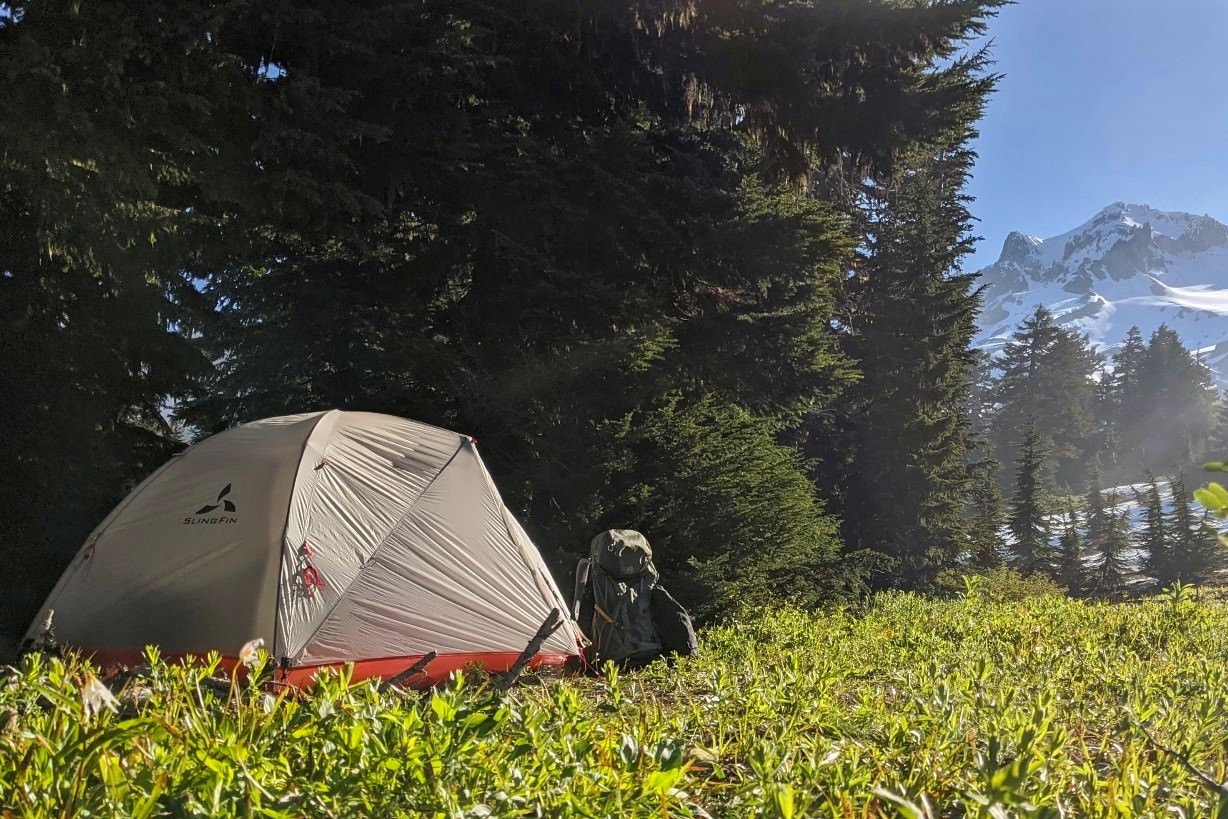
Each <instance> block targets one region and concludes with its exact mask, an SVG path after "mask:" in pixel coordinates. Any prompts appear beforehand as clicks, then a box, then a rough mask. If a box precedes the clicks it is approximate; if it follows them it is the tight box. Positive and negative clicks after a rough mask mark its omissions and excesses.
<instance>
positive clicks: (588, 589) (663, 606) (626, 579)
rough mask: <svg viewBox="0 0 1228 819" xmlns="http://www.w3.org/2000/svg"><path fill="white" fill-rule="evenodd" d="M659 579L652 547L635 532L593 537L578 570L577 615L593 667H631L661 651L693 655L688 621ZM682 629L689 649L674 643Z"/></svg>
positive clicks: (615, 531)
mask: <svg viewBox="0 0 1228 819" xmlns="http://www.w3.org/2000/svg"><path fill="white" fill-rule="evenodd" d="M658 578H659V576H658V574H657V569H656V567H655V566H654V565H653V564H652V547H651V546H649V545H648V539H647V538H646V537H644V536H643V535H642V534H640V533H639V532H637V531H635V530H633V529H610V530H609V531H606V532H602V533H601V534H599V535H597V536H596V537H595V538H593V541H592V543H591V544H590V545H589V557H588V559H586V560H581V561H580V565H579V566H577V567H576V597H575V599H576V611H575V614H576V619H577V621H578V622H579V623H580V627H581V628H582V629H583V630H584V633H585V634H587V635H588V637H589V639H590V640H591V641H592V646H591V647H590V650H589V653H590V656H591V658H592V660H593V661H594V662H595V663H596V664H597V665H601V664H602V663H604V662H605V661H607V660H611V661H613V662H615V663H618V664H619V665H621V666H623V667H626V668H635V667H637V666H641V665H647V664H648V663H650V662H652V661H653V660H655V659H656V658H657V657H660V656H661V655H662V654H665V653H678V654H687V655H693V654H694V653H695V652H696V651H697V649H698V646H697V644H696V643H695V632H694V630H693V629H691V622H690V618H689V617H687V615H686V611H685V610H683V609H682V607H681V606H679V605H678V604H677V602H676V601H674V599H673V598H672V597H671V596H670V595H669V593H668V592H666V591H665V589H663V588H661V587H660V586H659V585H658V582H657V581H658ZM683 621H685V624H683ZM662 628H664V629H665V631H666V632H668V635H667V634H665V633H663V632H662ZM680 628H681V629H682V630H685V631H686V632H687V633H689V635H690V637H689V640H690V644H689V645H678V642H679V639H680V638H679V636H678V635H676V634H675V632H678V631H679V630H680ZM667 637H668V639H666V638H667ZM683 642H684V643H685V639H683Z"/></svg>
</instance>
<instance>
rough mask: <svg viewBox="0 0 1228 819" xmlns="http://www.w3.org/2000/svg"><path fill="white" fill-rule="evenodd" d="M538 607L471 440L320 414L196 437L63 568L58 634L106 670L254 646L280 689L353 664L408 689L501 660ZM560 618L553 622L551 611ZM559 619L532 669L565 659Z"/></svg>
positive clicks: (528, 554)
mask: <svg viewBox="0 0 1228 819" xmlns="http://www.w3.org/2000/svg"><path fill="white" fill-rule="evenodd" d="M552 609H558V610H559V611H561V612H564V613H566V612H567V610H568V609H567V606H566V604H565V603H564V601H563V597H562V595H561V594H560V593H559V589H558V587H557V586H556V585H555V583H554V581H553V580H552V579H551V577H550V573H549V571H548V570H547V568H546V566H545V564H544V563H543V562H542V558H541V554H540V553H539V552H538V550H537V547H536V546H534V545H533V542H532V541H531V540H530V539H529V536H528V535H527V534H526V533H525V531H524V529H522V528H521V526H520V524H519V523H518V522H517V521H516V519H515V518H514V517H512V514H511V513H510V512H509V511H508V510H507V508H506V507H505V506H504V505H503V501H502V500H501V499H500V497H499V492H498V490H497V489H496V488H495V485H494V483H493V481H492V480H491V477H490V474H489V473H488V472H487V471H486V468H485V466H484V465H483V464H482V460H481V458H479V457H478V452H477V448H476V446H475V442H474V440H473V439H472V438H469V437H468V436H465V435H460V434H458V433H455V432H448V431H446V430H442V429H439V428H437V427H431V426H427V425H426V424H420V423H417V422H414V421H407V420H405V419H402V418H395V417H392V416H388V415H377V414H373V413H365V412H340V411H337V410H333V411H330V412H319V413H311V414H305V415H291V416H285V417H280V418H268V419H265V420H263V421H256V422H254V423H250V424H244V425H243V426H240V427H235V428H234V429H230V430H227V431H226V432H223V433H220V434H218V435H215V436H213V437H211V438H208V439H206V440H204V441H202V442H200V443H199V444H197V445H195V446H193V447H191V448H189V449H188V450H186V451H184V452H182V453H180V454H179V455H177V456H176V457H174V458H173V459H171V461H170V462H169V463H167V464H165V465H164V466H162V467H161V468H160V469H158V470H157V471H156V472H154V473H153V474H152V475H150V476H149V477H148V478H147V479H146V480H145V481H144V482H143V483H142V484H140V485H139V486H137V488H136V489H134V490H133V491H132V492H131V494H129V495H128V497H127V498H125V499H124V500H123V501H122V502H121V503H120V504H119V506H117V507H115V509H114V510H113V511H112V512H111V514H110V515H108V516H107V517H106V519H105V520H103V521H102V523H101V524H99V525H98V528H96V529H95V530H94V531H93V533H91V534H90V536H89V538H88V539H87V540H86V542H85V545H84V546H83V547H82V548H81V550H80V552H78V554H77V556H76V557H75V558H74V559H73V561H72V564H71V565H70V566H69V567H68V568H67V569H66V570H65V572H64V575H63V576H62V577H61V578H60V581H59V583H58V584H57V585H56V587H55V589H54V590H52V592H51V595H50V597H48V598H47V602H46V603H45V604H44V605H43V609H42V611H41V612H40V613H39V615H38V617H36V618H35V621H34V625H32V626H31V628H30V631H29V632H28V633H27V637H30V638H33V637H35V636H36V632H37V631H38V629H39V627H40V624H41V623H42V622H43V621H44V619H45V618H46V616H47V612H48V610H54V612H55V615H54V629H55V633H56V636H57V639H59V640H60V641H62V642H63V643H65V644H68V645H72V646H76V647H79V648H81V649H83V650H84V651H86V652H87V653H90V654H93V655H94V656H95V658H96V659H98V660H99V661H101V662H113V661H117V662H128V663H131V662H134V661H137V660H139V658H140V656H141V653H142V651H143V649H144V647H145V646H146V645H151V644H153V645H158V646H160V647H161V649H162V651H163V653H164V654H165V655H167V656H172V657H182V656H185V655H203V654H205V653H207V652H209V651H214V650H216V651H218V652H219V653H220V654H222V656H223V657H226V658H228V661H229V662H231V663H233V662H234V658H235V656H236V655H237V653H238V650H239V648H240V647H241V646H243V645H244V644H245V643H247V642H248V641H250V640H253V639H256V638H261V639H263V640H264V645H265V646H267V647H268V648H269V650H270V653H271V654H272V656H273V658H274V661H275V662H276V664H277V676H278V679H280V680H282V681H284V682H286V683H288V684H291V685H304V684H309V683H310V681H311V679H312V676H313V675H314V673H315V672H316V670H317V669H320V668H322V667H327V666H336V665H340V664H342V663H346V662H353V663H354V679H356V680H358V679H365V678H368V677H385V678H389V677H392V676H394V675H396V674H398V673H400V672H402V671H404V670H405V669H406V668H407V667H408V666H409V665H411V664H413V663H414V662H415V661H417V660H418V659H420V658H421V657H423V656H424V655H426V654H428V653H429V652H432V651H433V652H437V656H436V657H435V658H434V659H433V660H431V661H430V663H429V664H428V665H427V667H426V669H425V671H424V672H423V675H422V676H421V677H419V678H417V679H415V681H414V682H415V683H416V684H429V683H433V682H437V681H439V680H441V679H444V678H446V677H447V676H448V674H449V673H450V672H452V671H453V670H455V669H458V668H462V667H465V666H469V665H478V666H481V667H483V668H485V669H486V670H488V671H491V672H500V671H504V670H506V669H507V668H509V667H510V666H511V665H512V664H513V663H514V662H515V660H516V658H517V657H518V656H519V655H520V654H521V652H522V651H524V650H525V647H526V644H527V643H528V642H529V640H530V639H531V638H532V637H533V635H534V634H535V633H536V632H537V630H538V627H539V626H540V625H541V624H542V622H543V621H544V620H545V619H546V618H547V617H548V616H549V614H550V612H551V610H552ZM564 616H565V617H566V615H564ZM582 639H583V637H582V635H581V633H580V631H579V629H578V627H577V626H576V625H575V623H574V622H573V621H572V620H570V619H565V620H564V622H563V625H562V626H561V627H560V628H559V629H558V630H557V631H555V632H554V633H553V634H552V635H551V636H550V637H549V638H548V639H547V640H546V641H545V643H544V644H542V647H541V650H540V652H539V653H538V654H537V655H536V656H535V658H534V659H533V662H532V665H533V666H537V667H540V666H562V665H564V664H566V663H568V662H569V661H571V660H572V659H574V658H576V657H577V656H578V655H579V645H580V641H581V640H582Z"/></svg>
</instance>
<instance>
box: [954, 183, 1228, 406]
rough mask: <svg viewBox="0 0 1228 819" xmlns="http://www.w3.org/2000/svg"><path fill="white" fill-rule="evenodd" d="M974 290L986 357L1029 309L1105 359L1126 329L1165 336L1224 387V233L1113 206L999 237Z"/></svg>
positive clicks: (1227, 313)
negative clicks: (1040, 231)
mask: <svg viewBox="0 0 1228 819" xmlns="http://www.w3.org/2000/svg"><path fill="white" fill-rule="evenodd" d="M978 273H979V275H980V277H981V278H980V281H981V284H982V285H983V288H984V289H983V291H982V295H983V309H982V312H981V317H980V322H979V324H980V330H981V332H980V334H979V335H978V337H977V338H976V340H975V344H976V345H977V346H978V347H981V348H982V349H986V350H989V351H991V352H996V351H997V350H999V349H1001V347H1002V346H1003V345H1004V344H1005V343H1006V341H1007V340H1008V339H1009V338H1010V335H1011V333H1012V332H1013V331H1014V330H1015V328H1016V327H1018V326H1019V324H1020V322H1022V321H1023V319H1024V318H1026V317H1027V316H1028V315H1029V314H1030V313H1032V312H1033V311H1034V310H1035V309H1036V306H1037V305H1038V304H1043V305H1044V306H1045V307H1047V308H1048V309H1049V310H1050V311H1051V312H1052V313H1053V314H1054V317H1055V319H1056V320H1057V321H1058V323H1059V324H1061V325H1063V326H1065V327H1068V328H1071V329H1074V330H1076V331H1078V332H1080V333H1085V334H1086V335H1087V336H1088V337H1089V339H1090V340H1091V342H1092V344H1093V345H1094V346H1095V347H1096V348H1097V349H1098V350H1099V351H1100V352H1102V353H1105V354H1111V353H1112V352H1113V351H1114V350H1115V349H1116V348H1117V347H1118V346H1119V345H1120V344H1121V342H1122V341H1123V340H1124V338H1125V336H1126V331H1127V330H1128V329H1129V328H1130V327H1131V326H1134V325H1137V326H1138V327H1139V328H1140V330H1142V332H1143V335H1144V337H1145V338H1146V337H1148V336H1150V335H1151V333H1153V332H1154V331H1155V330H1156V329H1157V328H1159V327H1160V326H1161V325H1162V324H1167V325H1168V326H1169V327H1171V328H1172V329H1173V330H1175V331H1176V332H1177V333H1178V334H1179V335H1180V336H1181V338H1182V340H1183V341H1184V342H1185V344H1186V345H1187V346H1188V347H1189V348H1190V349H1192V350H1194V351H1196V352H1197V353H1198V354H1199V355H1200V356H1201V357H1202V358H1203V360H1204V362H1205V363H1206V364H1207V366H1208V367H1209V368H1210V369H1211V370H1212V372H1213V374H1214V375H1215V378H1216V380H1217V381H1218V382H1219V384H1220V385H1221V386H1224V387H1228V225H1225V224H1224V223H1222V222H1220V221H1218V220H1216V219H1215V218H1213V217H1211V216H1209V215H1205V214H1204V215H1196V214H1192V213H1185V212H1182V211H1162V210H1158V209H1156V208H1152V207H1150V206H1149V205H1140V204H1131V203H1128V202H1124V201H1119V202H1114V203H1112V204H1110V205H1108V206H1106V207H1104V208H1102V209H1101V210H1100V211H1099V212H1098V213H1097V214H1096V215H1095V216H1093V217H1092V218H1091V219H1089V220H1088V221H1087V222H1084V223H1083V224H1082V225H1080V226H1078V227H1076V228H1074V229H1073V230H1070V231H1067V232H1066V233H1063V234H1059V235H1058V236H1053V237H1050V238H1048V239H1042V238H1040V237H1037V236H1032V235H1029V234H1026V233H1022V232H1019V231H1013V232H1011V233H1010V234H1008V235H1007V237H1006V240H1005V241H1004V242H1003V245H1002V253H1001V254H1000V256H999V258H998V261H996V262H994V263H993V264H991V265H989V266H987V267H985V268H982V269H981V270H980V271H978Z"/></svg>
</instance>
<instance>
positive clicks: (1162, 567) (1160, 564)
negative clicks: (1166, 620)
mask: <svg viewBox="0 0 1228 819" xmlns="http://www.w3.org/2000/svg"><path fill="white" fill-rule="evenodd" d="M1140 502H1141V503H1142V506H1143V528H1142V529H1141V530H1139V533H1138V536H1137V540H1138V545H1139V548H1141V549H1143V550H1144V551H1146V552H1147V562H1146V570H1147V574H1148V575H1150V576H1151V577H1153V578H1155V581H1156V583H1157V585H1159V586H1161V587H1165V586H1168V585H1169V584H1171V583H1172V582H1173V581H1174V580H1176V579H1177V578H1176V576H1175V575H1174V574H1173V564H1172V556H1171V554H1170V551H1171V546H1170V544H1169V534H1170V533H1169V532H1168V531H1167V529H1166V521H1165V514H1164V501H1163V498H1162V497H1161V495H1160V487H1159V485H1158V484H1157V483H1156V479H1155V475H1153V474H1151V473H1150V472H1149V473H1147V492H1146V493H1145V495H1144V496H1143V497H1142V498H1140Z"/></svg>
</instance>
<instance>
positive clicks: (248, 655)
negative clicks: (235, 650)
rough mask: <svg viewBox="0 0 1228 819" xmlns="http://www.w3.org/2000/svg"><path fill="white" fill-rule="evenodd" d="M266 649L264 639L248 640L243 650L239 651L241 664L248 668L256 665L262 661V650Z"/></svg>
mask: <svg viewBox="0 0 1228 819" xmlns="http://www.w3.org/2000/svg"><path fill="white" fill-rule="evenodd" d="M262 648H264V638H263V637H257V638H256V639H255V640H248V641H247V642H246V643H244V644H243V648H241V649H239V664H240V665H245V666H247V667H248V668H251V667H253V666H254V665H256V662H257V660H259V659H260V649H262Z"/></svg>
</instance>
